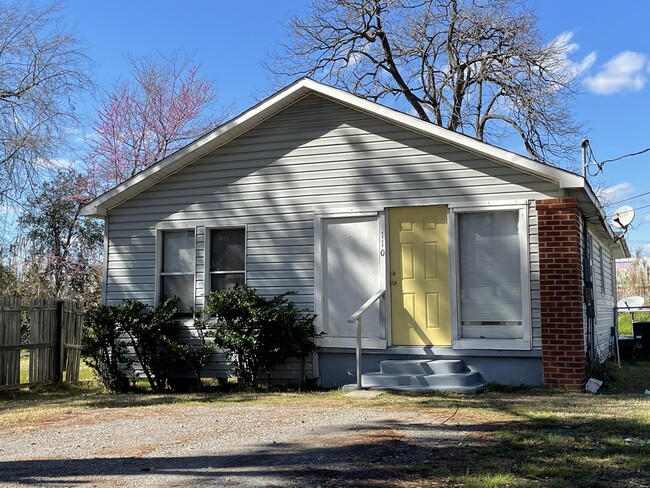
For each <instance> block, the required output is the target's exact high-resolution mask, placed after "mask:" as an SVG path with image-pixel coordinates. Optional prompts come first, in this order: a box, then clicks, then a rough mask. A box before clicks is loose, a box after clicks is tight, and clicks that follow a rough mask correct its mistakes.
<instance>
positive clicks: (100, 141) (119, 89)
mask: <svg viewBox="0 0 650 488" xmlns="http://www.w3.org/2000/svg"><path fill="white" fill-rule="evenodd" d="M131 67H132V77H133V80H132V81H131V82H129V83H122V84H119V85H118V86H116V87H114V89H113V90H112V91H110V92H109V93H108V94H107V96H106V97H105V99H104V100H103V102H102V104H101V107H100V109H99V113H98V116H97V120H96V121H95V124H94V127H93V128H94V132H95V138H94V139H93V140H92V141H91V145H90V150H89V153H88V156H87V158H86V166H87V174H88V178H89V183H90V192H91V193H93V194H95V195H97V194H99V193H101V192H102V191H105V190H107V189H109V188H111V187H113V186H115V185H117V184H119V183H121V182H123V181H125V180H127V179H128V178H130V177H132V176H134V175H135V174H136V173H138V172H139V171H142V170H143V169H145V168H147V167H149V166H151V165H152V164H153V163H155V162H156V161H158V160H159V159H161V158H164V157H165V156H167V155H168V154H170V153H171V152H173V151H175V150H177V149H179V148H180V147H182V146H183V145H185V144H187V143H189V142H191V141H192V140H194V139H195V138H197V137H198V136H200V135H203V134H204V133H206V132H208V131H210V130H212V129H214V128H215V127H216V126H217V125H219V123H220V121H221V120H222V118H223V114H221V113H219V114H218V115H217V112H216V110H215V109H214V107H213V105H214V102H215V100H216V92H215V90H214V88H213V84H212V82H211V81H209V80H208V79H207V78H205V77H203V76H201V75H200V73H199V71H200V64H199V63H196V62H194V61H193V60H192V59H191V58H188V57H179V56H178V55H176V56H173V57H171V58H169V59H162V60H161V61H158V60H154V59H151V58H142V59H134V60H132V61H131Z"/></svg>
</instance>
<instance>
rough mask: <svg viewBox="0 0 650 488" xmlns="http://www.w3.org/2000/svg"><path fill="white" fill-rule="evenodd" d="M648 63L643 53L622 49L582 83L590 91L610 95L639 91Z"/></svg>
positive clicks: (649, 65) (643, 81) (643, 83)
mask: <svg viewBox="0 0 650 488" xmlns="http://www.w3.org/2000/svg"><path fill="white" fill-rule="evenodd" d="M648 68H650V64H649V63H648V57H647V56H646V55H645V54H642V53H637V52H633V51H623V52H621V53H619V54H617V55H616V56H614V57H613V58H612V59H610V60H609V61H607V62H606V63H605V64H604V65H603V66H602V68H601V69H600V71H599V72H598V73H596V74H595V75H594V76H589V77H587V78H585V80H584V83H585V85H586V86H587V88H588V89H589V91H591V92H592V93H596V94H598V95H611V94H613V93H617V92H620V91H639V90H641V89H642V88H643V86H644V85H645V81H646V76H645V73H644V72H646V71H647V70H648Z"/></svg>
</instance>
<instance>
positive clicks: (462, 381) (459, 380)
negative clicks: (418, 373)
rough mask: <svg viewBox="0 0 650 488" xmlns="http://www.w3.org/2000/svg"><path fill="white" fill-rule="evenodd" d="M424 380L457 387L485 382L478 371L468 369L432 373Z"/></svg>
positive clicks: (433, 384) (441, 385) (430, 383)
mask: <svg viewBox="0 0 650 488" xmlns="http://www.w3.org/2000/svg"><path fill="white" fill-rule="evenodd" d="M424 381H426V383H427V384H428V385H431V386H439V387H445V386H449V387H456V386H473V385H478V384H480V383H484V382H485V380H484V379H483V376H481V373H479V372H478V371H467V372H465V373H449V374H431V375H427V376H425V377H424Z"/></svg>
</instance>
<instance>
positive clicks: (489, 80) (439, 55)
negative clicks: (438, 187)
mask: <svg viewBox="0 0 650 488" xmlns="http://www.w3.org/2000/svg"><path fill="white" fill-rule="evenodd" d="M536 23H537V19H536V17H535V15H534V13H533V12H532V11H530V10H529V8H528V7H527V5H526V4H525V2H521V1H518V0H471V1H470V0H315V1H314V2H313V3H312V8H311V10H310V11H309V13H307V14H306V15H303V16H293V17H292V18H290V20H289V24H288V27H289V37H288V39H289V41H288V42H287V43H285V44H284V45H283V52H281V53H280V54H277V55H275V56H274V57H273V60H272V61H271V63H269V64H268V68H269V69H270V70H271V71H272V72H274V73H275V74H276V76H278V77H280V78H290V77H295V76H297V75H300V76H310V77H314V78H318V79H321V80H323V81H325V82H326V83H330V84H333V85H335V86H339V87H341V88H343V89H345V90H347V91H350V92H352V93H355V94H358V95H360V96H363V97H365V98H368V99H370V100H373V101H378V100H386V99H388V100H390V99H392V100H393V102H394V103H400V101H401V102H402V103H403V102H406V103H407V105H406V110H409V111H412V112H413V113H414V114H416V115H417V116H418V117H419V118H421V119H423V120H426V121H429V122H432V123H434V124H437V125H440V126H442V127H445V128H447V129H450V130H452V131H457V132H462V133H464V134H467V135H470V136H473V137H475V138H477V139H479V140H482V141H483V140H485V141H489V142H493V143H499V142H503V141H504V140H505V139H506V138H508V137H511V136H513V135H517V136H518V137H520V138H521V141H522V142H523V144H524V146H525V149H526V151H527V152H528V154H529V156H530V157H531V158H533V159H536V160H540V161H545V162H550V163H558V162H561V163H562V164H563V165H565V166H566V164H567V156H568V154H569V153H575V152H576V151H575V148H576V147H578V146H577V136H578V135H579V133H580V127H579V126H578V125H576V124H575V123H574V122H573V117H572V114H571V105H572V103H571V102H572V101H573V97H574V95H575V93H576V92H575V78H576V74H577V73H576V70H575V69H574V68H573V67H572V66H571V65H570V64H569V63H567V55H568V53H569V50H570V47H569V46H568V45H567V43H563V42H559V41H554V42H547V41H546V40H544V38H543V37H542V35H541V34H540V32H539V31H538V30H537V28H536ZM282 81H285V80H282ZM402 108H404V107H402Z"/></svg>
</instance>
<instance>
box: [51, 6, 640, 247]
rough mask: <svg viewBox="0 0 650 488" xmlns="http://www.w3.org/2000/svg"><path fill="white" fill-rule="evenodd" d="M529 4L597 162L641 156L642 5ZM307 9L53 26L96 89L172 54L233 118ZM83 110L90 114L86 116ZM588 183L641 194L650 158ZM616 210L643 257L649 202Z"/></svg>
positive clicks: (146, 13)
mask: <svg viewBox="0 0 650 488" xmlns="http://www.w3.org/2000/svg"><path fill="white" fill-rule="evenodd" d="M528 3H529V4H530V5H531V6H532V7H533V8H535V10H536V11H537V14H538V17H539V27H540V29H541V30H542V32H543V33H544V35H545V36H546V37H547V38H548V39H549V41H550V40H552V39H556V38H557V39H561V40H562V42H566V43H568V44H569V45H570V46H571V54H570V62H571V65H572V66H573V67H574V69H576V70H578V71H579V72H580V83H581V90H582V94H581V95H580V96H579V98H578V100H577V103H576V106H575V113H576V117H577V119H578V120H579V121H582V122H584V123H585V128H586V131H585V134H583V136H584V137H586V138H588V139H589V140H590V141H591V146H592V149H593V153H594V155H595V157H596V159H597V160H601V161H602V160H607V159H613V158H617V157H619V156H622V155H625V154H629V153H633V152H637V151H640V150H643V149H646V148H649V147H650V123H649V121H650V116H649V113H650V33H649V32H648V30H649V27H648V22H647V19H648V18H650V1H646V0H626V1H625V2H612V1H605V0H529V2H528ZM307 6H308V1H307V0H272V1H271V0H237V1H226V0H213V1H206V0H201V1H198V0H186V1H183V2H180V1H171V0H155V1H154V0H138V1H133V0H111V1H88V0H63V1H62V7H63V8H62V17H63V19H64V20H65V22H66V23H67V24H68V25H70V26H71V27H73V28H74V30H75V31H76V33H77V35H78V37H79V38H80V39H81V41H82V42H83V44H84V46H85V49H86V52H87V54H88V55H89V57H90V58H91V59H92V60H93V62H94V64H95V69H94V73H93V76H94V78H95V79H96V80H97V83H98V84H100V85H103V86H110V85H111V83H113V82H115V81H117V80H128V60H127V57H128V56H135V57H138V56H144V55H156V54H157V53H162V54H169V53H171V52H173V51H174V50H178V49H180V50H182V51H184V52H187V53H190V54H192V55H193V56H194V57H195V58H196V59H198V60H199V61H200V62H201V63H202V66H203V73H204V75H205V76H207V77H209V78H211V79H213V80H214V81H215V84H216V87H217V90H218V96H219V99H220V101H221V102H222V104H223V105H224V106H232V108H233V113H238V112H240V111H243V110H245V109H246V108H248V107H249V106H250V105H252V104H254V103H255V102H256V101H258V100H259V99H260V98H263V97H264V96H266V95H269V94H270V93H272V92H273V91H275V90H274V88H275V86H274V81H273V79H272V77H271V75H270V74H268V73H267V72H266V71H265V70H264V68H263V67H262V65H261V63H262V61H263V60H264V59H265V58H267V57H268V55H269V53H270V52H272V51H273V50H274V49H276V47H277V45H278V42H279V41H280V40H282V39H283V37H284V35H285V31H284V28H283V22H284V21H285V19H286V18H287V17H288V16H289V15H290V14H292V13H294V12H300V11H303V10H305V9H306V8H307ZM85 110H87V111H88V113H92V110H93V107H92V106H90V105H89V106H87V107H86V109H85ZM510 149H513V150H517V151H518V150H519V148H517V147H512V148H510ZM578 161H580V148H579V147H577V148H576V152H575V161H574V162H578ZM589 181H590V183H591V184H592V186H593V187H594V188H597V189H598V188H600V189H604V190H605V191H607V192H609V193H610V196H609V200H610V201H612V202H617V201H621V200H624V199H628V198H630V197H634V196H636V195H640V194H642V193H645V192H650V152H648V153H646V154H643V155H641V156H636V157H631V158H626V159H623V160H621V161H617V162H612V163H608V164H606V165H605V166H604V171H603V173H601V174H600V175H598V176H596V177H589ZM623 204H625V205H630V206H632V207H634V208H635V209H637V211H636V218H635V219H634V222H633V223H632V226H631V229H630V230H629V233H628V235H627V239H628V243H629V245H630V248H631V249H633V250H634V249H637V248H641V249H643V252H644V254H645V255H649V256H650V195H645V196H642V197H639V198H634V199H631V200H628V201H624V202H622V203H621V204H620V205H623ZM618 206H619V205H618V204H614V205H613V206H612V207H610V208H608V209H607V210H608V211H609V213H611V212H613V210H614V209H615V208H616V207H618ZM646 206H647V207H646Z"/></svg>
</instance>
